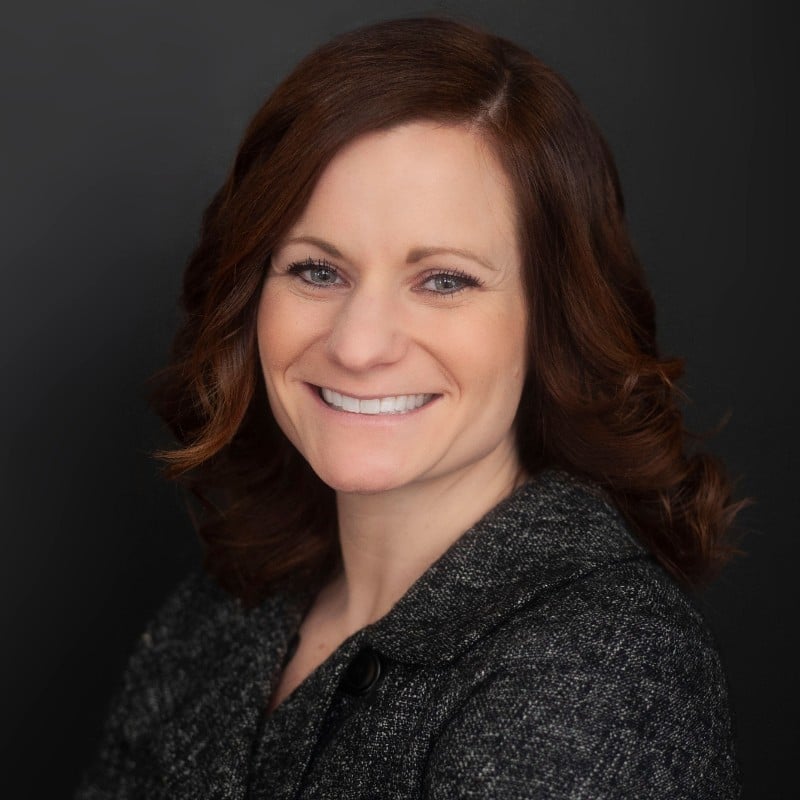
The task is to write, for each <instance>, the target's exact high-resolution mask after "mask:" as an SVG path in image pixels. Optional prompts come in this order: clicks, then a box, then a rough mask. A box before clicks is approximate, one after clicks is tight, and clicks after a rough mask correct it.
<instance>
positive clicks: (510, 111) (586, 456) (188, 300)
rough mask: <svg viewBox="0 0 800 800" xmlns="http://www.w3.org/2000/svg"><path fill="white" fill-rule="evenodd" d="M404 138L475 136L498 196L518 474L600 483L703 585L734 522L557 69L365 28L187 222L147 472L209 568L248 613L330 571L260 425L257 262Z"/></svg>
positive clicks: (511, 55) (329, 560)
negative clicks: (175, 321) (350, 161)
mask: <svg viewBox="0 0 800 800" xmlns="http://www.w3.org/2000/svg"><path fill="white" fill-rule="evenodd" d="M420 119H426V120H433V121H439V122H443V123H448V124H456V125H468V126H470V127H472V129H473V130H477V131H479V132H480V133H481V134H482V135H483V136H484V137H485V139H486V141H487V142H489V143H490V145H491V146H493V148H494V150H495V152H496V154H497V156H498V157H499V159H500V162H501V163H502V165H503V166H504V168H505V170H506V172H507V174H508V176H509V178H510V180H511V183H512V185H513V188H514V194H515V197H516V203H517V213H518V229H519V236H520V244H521V251H522V254H523V264H524V286H525V291H526V294H527V302H528V307H529V312H530V314H529V319H530V324H529V341H528V356H529V358H528V362H529V367H528V373H527V376H526V381H525V386H524V389H523V394H522V399H521V403H520V406H519V410H518V414H517V418H516V421H515V433H516V441H517V447H518V451H519V456H520V459H521V462H522V465H523V467H524V468H525V469H526V470H527V472H529V473H530V474H534V473H536V472H537V471H539V470H541V469H542V468H544V467H548V466H558V467H561V468H564V469H566V470H568V471H571V472H573V473H576V474H579V475H582V476H586V477H588V478H590V479H592V480H594V481H596V482H598V483H599V484H600V485H602V486H603V487H604V488H605V489H606V490H607V492H608V493H609V494H610V496H611V498H612V499H613V501H614V502H615V504H616V505H617V507H618V508H619V509H620V511H621V512H622V514H623V515H624V516H625V518H626V519H627V521H628V523H629V524H630V526H631V528H632V529H633V530H634V532H635V533H636V534H637V535H638V536H639V537H640V539H641V540H642V541H643V542H644V543H645V544H646V545H647V546H648V547H649V549H650V550H651V552H652V553H653V554H654V556H655V557H656V558H657V559H658V560H659V561H660V562H661V564H662V565H663V566H664V567H665V568H666V569H667V570H668V571H669V572H670V573H672V575H673V576H675V578H677V579H678V580H679V581H681V582H682V583H684V584H687V585H698V584H701V583H703V582H705V581H707V580H708V579H709V578H710V577H711V576H713V575H714V573H715V572H716V570H717V569H718V568H719V567H720V566H721V565H722V564H723V563H724V561H725V560H726V559H727V558H728V557H729V556H730V555H731V553H732V552H733V551H734V548H733V547H732V546H731V545H730V544H728V543H727V537H726V533H727V531H728V529H729V527H730V524H731V522H732V520H733V517H734V516H735V514H736V512H737V511H738V509H739V507H740V506H741V505H742V504H741V503H738V504H737V503H733V502H732V501H731V484H730V481H729V479H728V478H727V477H726V474H725V471H724V469H723V467H722V465H721V464H720V463H719V462H718V461H716V460H715V459H714V458H712V457H711V456H710V455H708V454H705V453H701V452H693V448H692V447H690V445H693V444H694V441H693V439H692V437H691V436H690V435H689V434H688V433H687V431H686V430H685V428H684V425H683V417H682V412H681V402H682V395H681V392H680V389H679V388H678V387H677V385H676V381H677V380H678V379H679V377H680V376H681V373H682V370H683V364H682V361H681V360H680V359H676V358H664V357H662V356H661V355H660V353H659V350H658V347H657V344H656V330H655V314H654V305H653V299H652V296H651V294H650V291H649V289H648V287H647V285H646V282H645V277H644V273H643V270H642V267H641V265H640V263H639V261H638V259H637V257H636V254H635V253H634V250H633V247H632V244H631V240H630V235H629V232H628V230H627V225H626V221H625V213H624V203H623V197H622V192H621V189H620V184H619V179H618V176H617V172H616V167H615V165H614V162H613V158H612V156H611V153H610V151H609V149H608V146H607V145H606V143H605V141H604V139H603V137H602V135H601V133H600V132H599V130H598V128H597V126H596V125H595V123H594V122H593V121H592V119H591V118H590V116H589V114H588V113H587V111H586V110H585V109H584V107H583V106H582V105H581V103H580V102H579V100H578V98H577V97H576V96H575V94H574V92H573V91H572V90H571V89H570V87H569V86H568V85H567V83H566V82H565V81H564V79H563V78H561V77H560V76H559V75H558V74H556V73H555V72H554V71H553V70H551V69H550V68H548V67H547V66H545V65H544V64H543V63H542V62H541V61H539V60H538V59H537V58H535V57H534V56H533V55H531V54H530V53H528V52H527V51H525V50H523V49H522V48H520V47H518V46H516V45H515V44H513V43H511V42H509V41H507V40H505V39H502V38H500V37H497V36H493V35H491V34H488V33H485V32H482V31H479V30H475V29H473V28H471V27H469V26H466V25H463V24H461V23H457V22H453V21H449V20H445V19H410V20H394V21H390V22H382V23H379V24H376V25H372V26H369V27H365V28H361V29H359V30H357V31H354V32H351V33H348V34H345V35H343V36H340V37H338V38H336V39H334V40H333V41H331V42H330V43H328V44H326V45H324V46H322V47H321V48H319V49H318V50H316V51H314V52H313V53H311V54H310V55H309V56H308V57H306V58H305V59H304V60H303V61H302V62H301V63H300V64H299V65H298V66H297V68H296V69H295V70H294V71H293V72H292V73H291V74H290V75H289V76H288V77H287V78H286V79H285V80H284V81H283V82H282V83H281V84H280V85H279V86H278V87H277V89H276V90H275V91H274V92H273V94H272V95H271V96H270V97H269V98H268V99H267V101H266V102H265V103H264V105H263V106H262V108H261V109H260V110H259V111H258V112H257V114H256V115H255V117H254V118H253V120H252V122H251V123H250V125H249V127H248V128H247V131H246V133H245V136H244V139H243V141H242V143H241V145H240V147H239V151H238V154H237V156H236V159H235V162H234V164H233V168H232V170H231V172H230V174H229V176H228V178H227V180H226V181H225V183H224V184H223V186H222V187H221V188H220V190H219V191H218V192H217V194H216V195H215V197H214V198H213V200H212V202H211V204H210V205H209V207H208V209H207V210H206V212H205V214H204V217H203V222H202V229H201V235H200V241H199V244H198V246H197V248H196V249H195V251H194V253H193V254H192V256H191V258H190V260H189V263H188V265H187V268H186V272H185V276H184V283H183V294H182V303H183V307H184V309H185V318H184V321H183V324H182V327H181V328H180V330H179V331H178V333H177V336H176V338H175V342H174V345H173V352H172V357H171V361H170V363H169V364H168V366H167V367H166V368H165V369H164V370H163V371H162V372H161V373H159V375H158V376H156V390H155V392H154V405H155V408H156V410H157V411H158V413H159V414H160V415H161V416H162V418H163V419H164V420H165V421H166V422H167V424H168V425H169V426H170V428H171V430H172V431H173V433H174V435H175V437H176V439H177V446H176V447H175V448H174V449H173V450H171V451H165V452H161V453H160V454H159V455H160V457H161V458H163V459H164V460H165V461H166V468H165V472H166V474H167V476H168V477H170V478H172V479H176V480H179V481H180V482H182V483H183V484H184V485H185V486H187V487H188V488H189V489H190V490H191V491H192V492H193V494H194V495H195V496H196V497H197V498H198V499H199V500H200V506H199V515H197V517H196V523H197V525H198V530H199V535H200V537H201V539H202V541H203V543H204V558H205V567H206V569H207V570H208V571H209V572H210V573H211V574H212V575H214V576H215V578H216V579H217V580H218V582H219V583H220V584H221V585H222V586H224V587H225V588H226V589H227V590H228V591H230V592H231V593H233V594H234V595H236V596H238V597H239V598H240V599H241V600H242V602H243V603H245V604H247V605H251V604H253V603H256V602H258V601H259V600H260V599H261V598H262V597H263V596H264V595H265V594H266V593H268V592H270V591H272V590H274V589H276V588H280V587H281V586H283V585H286V584H288V583H289V582H293V581H295V580H298V579H299V580H302V581H306V582H310V584H311V585H315V584H317V585H318V584H319V583H321V582H322V581H323V580H325V578H326V577H327V576H328V575H329V574H331V572H332V571H333V570H334V569H335V567H336V565H337V560H338V543H337V531H336V513H335V497H334V493H333V491H332V490H331V489H330V488H329V487H327V486H325V485H324V484H323V483H322V482H321V481H320V480H319V478H317V476H316V475H315V474H314V473H313V471H312V470H311V468H310V467H309V466H308V464H307V463H306V462H305V460H304V459H303V458H302V457H301V456H300V454H299V453H298V452H297V451H296V450H295V448H294V447H293V446H292V445H291V444H290V443H289V442H288V440H287V439H286V437H285V436H284V435H283V433H282V432H281V431H280V429H279V428H278V426H277V424H276V422H275V420H274V418H273V417H272V414H271V412H270V409H269V404H268V401H267V397H266V391H265V387H264V383H263V376H262V374H261V370H260V365H259V359H258V354H257V348H256V335H255V319H256V308H257V305H258V299H259V295H260V291H261V287H262V283H263V280H264V276H265V269H266V265H267V264H268V263H269V257H270V254H271V252H272V250H273V249H274V248H275V246H276V244H277V243H278V242H279V241H280V240H281V237H282V236H284V235H285V234H286V233H287V231H288V230H289V228H290V227H291V226H292V224H293V223H294V222H295V221H296V220H297V218H298V217H299V215H300V213H301V212H302V210H303V208H304V207H305V205H306V203H307V201H308V200H309V197H310V195H311V192H312V191H313V189H314V186H315V184H316V182H317V180H318V178H319V177H320V175H321V173H322V171H323V170H324V169H325V167H326V166H327V164H328V163H329V162H330V160H331V159H332V158H333V156H334V155H335V154H336V153H337V152H338V151H339V150H340V148H342V146H343V145H345V144H346V143H348V142H350V141H351V140H353V139H354V138H355V137H357V136H359V135H362V134H365V133H367V132H371V131H376V130H380V129H386V128H389V127H391V126H394V125H398V124H401V123H404V122H409V121H413V120H420Z"/></svg>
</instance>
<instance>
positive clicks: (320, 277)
mask: <svg viewBox="0 0 800 800" xmlns="http://www.w3.org/2000/svg"><path fill="white" fill-rule="evenodd" d="M286 274H287V275H294V276H296V277H298V278H299V279H300V280H302V281H303V282H304V283H306V284H308V285H309V286H312V287H315V288H320V289H324V288H328V287H335V286H341V285H344V284H345V283H346V281H345V279H344V278H343V277H342V275H341V273H340V272H339V270H338V269H337V268H336V267H335V266H334V265H333V264H331V263H330V262H328V261H326V260H325V259H316V258H306V259H303V260H302V261H296V262H293V263H291V264H289V266H288V267H287V269H286ZM481 286H483V281H481V280H480V279H478V278H476V277H475V276H473V275H470V274H468V273H466V272H463V271H461V270H458V269H452V268H447V269H431V270H428V271H426V272H425V273H424V274H423V275H422V276H420V278H419V280H418V282H417V286H416V287H415V291H417V292H427V293H430V294H436V295H445V296H446V295H454V294H458V293H459V292H461V291H463V290H464V289H468V288H478V287H481Z"/></svg>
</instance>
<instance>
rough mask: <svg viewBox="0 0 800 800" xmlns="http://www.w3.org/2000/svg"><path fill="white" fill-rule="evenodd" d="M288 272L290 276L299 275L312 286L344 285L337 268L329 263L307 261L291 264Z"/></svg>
mask: <svg viewBox="0 0 800 800" xmlns="http://www.w3.org/2000/svg"><path fill="white" fill-rule="evenodd" d="M287 272H288V273H289V274H290V275H297V276H298V277H300V278H301V279H302V280H304V281H305V282H306V283H310V284H311V285H312V286H337V285H338V284H340V283H342V279H341V276H340V275H339V273H338V272H337V271H336V267H334V266H333V265H331V264H329V263H328V262H327V261H314V260H312V259H306V260H305V261H299V262H297V263H296V264H290V265H289V269H288V270H287Z"/></svg>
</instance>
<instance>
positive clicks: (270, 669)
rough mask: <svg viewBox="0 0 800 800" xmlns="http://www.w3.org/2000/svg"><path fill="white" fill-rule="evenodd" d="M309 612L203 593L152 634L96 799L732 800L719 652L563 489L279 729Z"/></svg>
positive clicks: (93, 792) (355, 647) (516, 518)
mask: <svg viewBox="0 0 800 800" xmlns="http://www.w3.org/2000/svg"><path fill="white" fill-rule="evenodd" d="M307 602H308V598H307V597H306V596H304V595H302V594H298V595H297V596H289V595H276V596H273V597H271V598H270V599H268V600H266V601H265V602H264V603H263V604H262V605H261V606H259V607H258V608H256V609H254V610H251V611H244V610H242V608H241V607H240V605H239V604H238V603H237V602H236V601H235V600H233V599H232V598H231V597H230V596H228V595H227V594H225V593H224V592H223V591H221V590H220V589H219V588H217V587H216V586H215V585H214V584H213V583H212V582H211V581H210V580H209V579H207V578H206V577H204V576H203V575H195V576H192V577H191V578H190V579H188V580H187V581H185V582H184V583H183V584H182V585H181V586H180V587H179V589H178V590H177V592H176V593H175V594H174V595H173V596H172V597H171V598H170V599H169V601H168V602H167V603H166V605H165V606H164V607H163V609H162V610H161V611H160V613H159V614H158V616H157V617H156V618H155V620H154V621H153V622H152V623H151V624H150V626H149V627H148V628H147V630H146V632H145V633H144V634H143V636H142V638H141V640H140V642H139V643H138V647H137V649H136V651H135V653H134V654H133V656H132V658H131V660H130V664H129V666H128V669H127V671H126V673H125V676H124V680H123V683H122V686H121V689H120V690H119V692H118V694H117V696H116V698H115V699H114V701H113V704H112V707H111V711H110V714H109V717H108V720H107V723H106V726H105V730H104V733H103V738H102V741H101V745H100V749H99V754H98V757H97V760H96V762H95V764H94V765H93V766H92V768H91V769H90V770H89V771H88V772H87V773H86V775H85V778H84V780H83V783H82V785H81V787H80V789H79V790H78V794H77V797H78V798H79V799H80V800H94V799H98V800H99V798H112V797H114V798H147V800H156V799H157V798H170V800H181V799H182V798H186V800H189V798H191V800H200V799H201V798H218V799H219V800H223V798H224V799H225V800H233V798H264V799H265V800H266V799H267V798H269V799H270V800H271V799H273V798H274V799H275V800H277V799H278V798H335V799H336V800H339V799H340V798H343V799H344V800H349V799H350V798H361V799H362V800H367V798H372V799H375V798H427V799H428V800H434V798H435V799H436V800H439V798H442V800H444V798H448V799H449V798H461V797H463V798H467V797H469V798H505V799H506V800H513V798H591V799H592V800H595V799H596V798H623V797H624V798H637V800H639V799H641V798H649V799H651V800H652V799H653V798H681V799H682V800H685V798H734V797H738V796H739V784H738V775H737V767H736V760H735V756H734V752H733V745H732V733H731V721H730V715H729V709H728V700H727V695H726V688H725V679H724V675H723V672H722V669H721V667H720V662H719V658H718V655H717V652H716V649H715V646H714V642H713V640H712V638H711V636H710V635H709V632H708V630H707V629H706V627H705V625H704V623H703V620H702V619H701V617H700V616H699V615H698V613H697V612H696V611H695V610H694V608H693V606H692V604H691V603H690V602H688V601H687V599H686V597H685V596H684V594H683V593H682V592H681V591H680V590H679V589H678V588H677V587H676V586H675V584H674V583H673V581H672V580H671V579H670V578H669V577H667V575H666V574H665V573H664V572H663V570H662V569H661V568H660V567H659V566H658V565H657V564H655V563H654V561H653V560H652V558H650V557H649V556H648V554H647V553H646V552H645V550H644V549H643V548H642V547H641V545H639V544H638V543H637V542H636V541H635V540H634V539H633V538H632V536H631V535H630V534H629V533H628V530H627V528H626V526H625V524H624V522H623V521H622V519H621V517H620V516H619V514H618V513H617V512H616V511H615V510H614V509H613V508H612V507H611V506H610V505H609V504H608V503H607V502H606V501H605V500H604V497H603V494H602V493H601V491H600V490H599V489H596V488H594V487H592V486H590V485H587V484H585V483H582V482H580V481H578V480H576V479H574V478H572V477H569V476H567V475H566V474H564V473H562V472H556V471H547V472H544V473H542V474H541V475H539V476H538V477H537V478H535V479H534V480H533V481H532V482H530V483H529V484H526V485H525V486H523V487H522V488H520V489H519V490H517V491H516V492H515V493H514V494H513V495H512V496H511V497H509V498H508V499H507V500H505V501H503V502H502V503H501V504H500V505H498V506H497V507H496V508H495V509H493V510H492V511H491V512H490V513H489V514H488V515H487V516H486V517H485V518H484V519H483V520H481V521H480V522H479V523H478V524H477V525H475V526H474V527H473V528H471V529H470V530H469V531H467V532H466V533H465V534H464V535H463V536H462V537H461V538H460V539H459V540H458V541H457V542H456V543H455V544H454V545H453V546H452V547H451V548H450V549H449V550H448V551H447V552H446V553H445V554H444V556H442V557H441V558H440V559H439V560H438V561H437V562H436V563H435V564H433V566H431V567H430V569H428V571H427V572H426V573H425V574H424V575H423V576H422V577H421V578H420V579H419V580H418V581H417V582H416V583H415V584H414V585H413V586H412V587H411V589H410V590H409V591H408V592H407V593H406V594H405V595H404V596H403V597H402V598H401V600H400V601H399V602H398V603H397V604H396V605H395V606H394V608H393V609H392V610H391V611H390V612H389V613H388V614H387V615H386V616H385V617H383V618H382V619H380V620H378V621H377V622H375V623H373V624H372V625H369V626H367V627H366V628H363V629H361V630H360V631H358V632H357V633H355V634H353V635H352V636H351V637H350V638H349V639H347V640H346V641H345V642H344V643H343V644H342V645H341V646H340V647H339V648H338V650H336V652H335V653H333V655H331V656H330V658H328V659H327V661H325V662H324V663H323V664H322V665H321V666H320V667H319V668H318V669H316V670H315V671H314V672H313V673H312V674H311V675H310V676H309V677H308V678H307V679H306V680H305V681H304V682H303V683H302V684H301V685H300V686H299V687H298V688H297V689H296V690H295V691H294V692H293V693H292V694H291V695H290V696H289V697H288V698H287V699H286V700H285V701H284V702H283V703H282V704H281V705H280V706H279V707H278V709H277V710H276V711H275V713H273V714H272V715H270V716H268V717H267V716H265V713H264V709H265V705H266V702H267V698H268V697H269V696H270V694H271V692H272V689H273V686H274V685H275V681H276V678H277V675H278V674H279V670H280V668H281V665H282V662H283V661H284V659H285V658H286V655H287V652H288V651H289V649H290V647H291V644H292V641H293V638H294V637H295V634H296V631H297V629H298V626H299V623H300V621H301V619H302V615H303V613H304V608H305V607H306V604H307Z"/></svg>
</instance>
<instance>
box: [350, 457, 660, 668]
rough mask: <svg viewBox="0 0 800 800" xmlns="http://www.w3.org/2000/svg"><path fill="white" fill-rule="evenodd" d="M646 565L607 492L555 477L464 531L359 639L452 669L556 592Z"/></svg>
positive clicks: (520, 492)
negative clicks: (600, 572)
mask: <svg viewBox="0 0 800 800" xmlns="http://www.w3.org/2000/svg"><path fill="white" fill-rule="evenodd" d="M646 557H648V554H647V551H646V550H645V548H644V547H643V546H642V544H641V543H639V542H638V541H637V540H636V539H634V537H633V536H632V535H631V533H630V532H629V530H628V527H627V525H626V524H625V522H624V520H623V519H622V517H621V515H620V514H619V512H617V511H616V509H615V508H614V507H613V506H612V504H611V502H610V501H609V500H608V499H607V496H606V495H605V493H604V492H603V490H602V489H601V488H600V487H598V486H596V485H595V484H592V483H588V482H586V481H583V480H581V479H578V478H576V477H574V476H572V475H570V474H568V473H566V472H563V471H560V470H553V469H548V470H545V471H543V472H541V473H539V474H538V475H537V476H536V477H535V478H533V479H532V480H531V481H530V482H529V483H526V484H525V485H523V486H522V487H520V488H518V489H517V490H516V491H515V492H514V493H513V494H512V495H510V496H509V497H508V498H506V499H505V500H504V501H502V502H501V503H500V504H499V505H497V506H496V507H495V508H494V509H492V510H491V511H490V512H489V513H488V514H487V515H486V516H485V517H484V518H483V519H481V520H480V521H479V522H478V523H477V524H476V525H474V526H473V527H472V528H470V529H469V530H468V531H467V532H466V533H464V534H463V535H462V536H461V537H460V538H459V539H458V540H457V541H456V542H455V543H454V544H453V545H452V546H451V547H450V548H449V549H448V550H447V552H445V553H444V554H443V555H442V556H441V557H440V558H439V559H438V560H437V561H436V562H435V563H434V564H433V565H432V566H431V567H430V568H429V569H428V570H426V572H425V573H424V574H423V575H422V576H421V577H420V578H419V579H418V580H417V581H416V582H415V583H414V584H413V585H412V586H411V588H410V589H409V590H408V592H406V594H405V595H403V597H402V598H401V599H400V600H399V601H398V602H397V603H396V604H395V605H394V607H393V608H392V609H391V610H390V611H389V612H388V613H387V614H386V615H385V616H384V617H382V618H381V619H379V620H377V621H376V622H374V623H372V624H371V625H369V626H367V627H366V628H364V629H362V630H361V631H359V633H357V634H354V637H358V636H360V637H361V638H362V644H370V645H372V646H373V647H375V648H376V649H377V650H379V651H380V652H382V653H384V654H385V655H387V656H389V657H390V658H392V659H394V660H397V661H403V662H416V663H421V664H435V663H438V662H443V661H447V660H450V659H452V658H454V657H455V656H457V655H458V654H459V653H461V652H462V651H464V650H466V649H467V648H468V647H469V646H470V645H471V644H473V643H474V642H475V641H476V640H477V639H479V638H480V637H481V636H483V635H484V634H485V633H487V632H488V631H489V630H491V629H492V628H493V627H495V626H496V625H497V624H499V623H500V622H501V621H502V620H503V619H505V618H506V617H508V616H509V615H510V614H512V613H513V612H514V610H515V609H518V608H520V607H521V606H523V605H525V604H528V603H530V602H531V601H533V600H534V599H535V598H537V597H538V596H541V595H542V594H543V593H545V592H547V591H548V590H549V589H552V588H554V587H556V586H558V585H561V584H564V583H565V582H568V581H572V580H575V579H576V578H579V577H581V576H582V575H586V574H587V573H589V572H590V571H592V570H595V569H597V568H598V567H602V566H605V565H609V564H612V563H615V562H619V561H625V560H630V559H632V558H646Z"/></svg>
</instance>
